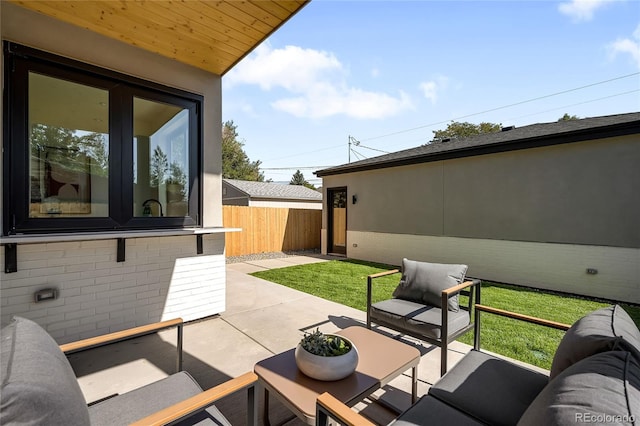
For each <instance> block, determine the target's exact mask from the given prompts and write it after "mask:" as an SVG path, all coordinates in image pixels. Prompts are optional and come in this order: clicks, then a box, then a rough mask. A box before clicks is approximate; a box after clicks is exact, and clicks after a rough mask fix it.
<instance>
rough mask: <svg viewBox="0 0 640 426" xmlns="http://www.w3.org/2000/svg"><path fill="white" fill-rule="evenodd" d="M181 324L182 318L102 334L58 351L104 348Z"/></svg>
mask: <svg viewBox="0 0 640 426" xmlns="http://www.w3.org/2000/svg"><path fill="white" fill-rule="evenodd" d="M182 324H183V321H182V318H175V319H172V320H167V321H162V322H156V323H153V324H149V325H142V326H140V327H135V328H129V329H127V330H122V331H116V332H114V333H109V334H104V335H102V336H96V337H91V338H89V339H84V340H78V341H76V342H71V343H66V344H64V345H60V349H61V350H62V352H64V353H73V352H79V351H83V350H86V349H91V348H95V347H98V346H104V345H108V344H110V343H116V342H120V341H122V340H127V339H131V338H134V337H139V336H144V335H145V334H151V333H154V332H156V331H160V330H163V329H165V328H171V327H175V326H181V325H182Z"/></svg>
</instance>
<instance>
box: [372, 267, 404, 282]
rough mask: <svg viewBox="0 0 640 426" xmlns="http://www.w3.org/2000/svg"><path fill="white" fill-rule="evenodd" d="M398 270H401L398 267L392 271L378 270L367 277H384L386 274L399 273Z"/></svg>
mask: <svg viewBox="0 0 640 426" xmlns="http://www.w3.org/2000/svg"><path fill="white" fill-rule="evenodd" d="M398 272H400V270H398V269H392V270H390V271H382V272H378V273H376V274H371V275H369V276H368V277H367V278H369V279H371V280H372V279H374V278H380V277H384V276H385V275H393V274H397V273H398Z"/></svg>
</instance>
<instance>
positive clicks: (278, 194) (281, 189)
mask: <svg viewBox="0 0 640 426" xmlns="http://www.w3.org/2000/svg"><path fill="white" fill-rule="evenodd" d="M223 182H225V183H226V184H228V185H231V186H233V187H234V188H236V189H237V190H239V191H241V192H244V193H245V194H247V196H249V197H250V198H261V199H266V198H269V199H274V200H302V201H322V194H321V193H320V192H318V191H314V190H313V189H311V188H307V187H305V186H302V185H287V184H283V183H273V182H253V181H247V180H236V179H223Z"/></svg>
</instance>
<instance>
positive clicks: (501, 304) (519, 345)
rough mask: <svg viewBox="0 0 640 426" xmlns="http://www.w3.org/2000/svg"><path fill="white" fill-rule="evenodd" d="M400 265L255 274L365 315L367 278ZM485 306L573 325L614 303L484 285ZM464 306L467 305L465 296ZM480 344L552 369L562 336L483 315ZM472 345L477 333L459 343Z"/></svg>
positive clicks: (350, 264)
mask: <svg viewBox="0 0 640 426" xmlns="http://www.w3.org/2000/svg"><path fill="white" fill-rule="evenodd" d="M396 268H397V267H394V266H391V265H385V264H380V263H372V262H364V261H359V260H352V259H345V260H331V261H328V262H320V263H312V264H307V265H297V266H291V267H287V268H279V269H270V270H266V271H260V272H255V273H253V274H251V275H253V276H255V277H258V278H262V279H265V280H267V281H271V282H275V283H278V284H282V285H284V286H287V287H290V288H294V289H296V290H300V291H303V292H305V293H309V294H312V295H314V296H318V297H321V298H323V299H327V300H331V301H333V302H337V303H340V304H343V305H346V306H350V307H352V308H355V309H359V310H361V311H366V309H367V276H368V275H370V274H374V273H377V272H382V271H387V270H389V269H396ZM399 279H400V274H395V275H391V276H386V277H381V278H378V279H376V280H374V285H373V296H372V298H373V301H374V303H375V302H377V301H381V300H385V299H388V298H390V297H391V294H392V293H393V290H394V289H395V287H396V286H397V285H398V281H399ZM481 297H482V303H483V304H485V305H488V306H493V307H496V308H500V309H505V310H508V311H513V312H518V313H521V314H525V315H531V316H535V317H539V318H545V319H549V320H553V321H557V322H562V323H566V324H573V323H574V322H575V321H577V320H578V319H579V318H581V317H582V316H584V315H586V314H587V313H589V312H591V311H594V310H596V309H599V308H602V307H605V306H609V305H610V304H611V303H610V302H605V301H597V300H592V299H587V298H583V297H573V296H567V295H563V294H556V293H552V292H549V291H542V290H536V289H530V288H523V287H517V286H511V285H505V284H497V283H492V282H486V281H483V283H482V296H481ZM460 303H461V305H462V304H464V303H466V301H465V300H464V298H463V299H462V300H461V301H460ZM621 305H622V306H623V307H624V308H625V310H626V311H627V312H628V313H629V315H631V317H632V318H633V319H634V321H635V322H636V324H640V307H638V306H632V305H627V304H621ZM481 321H482V327H481V333H480V342H481V347H482V349H485V350H488V351H491V352H495V353H498V354H501V355H505V356H508V357H510V358H514V359H517V360H520V361H523V362H526V363H529V364H532V365H536V366H538V367H541V368H545V369H549V368H550V367H551V361H552V360H553V354H554V353H555V351H556V349H557V347H558V344H559V343H560V340H561V339H562V336H563V334H564V333H563V332H562V331H559V330H553V329H548V328H546V327H542V326H537V325H532V324H526V323H523V322H521V321H516V320H513V319H509V318H502V317H498V316H495V315H491V314H486V313H483V314H482V319H481ZM459 340H460V341H461V342H464V343H467V344H470V345H472V344H473V333H467V334H465V335H464V336H462V337H461V338H460V339H459Z"/></svg>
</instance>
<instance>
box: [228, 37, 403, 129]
mask: <svg viewBox="0 0 640 426" xmlns="http://www.w3.org/2000/svg"><path fill="white" fill-rule="evenodd" d="M346 77H347V72H346V70H345V69H344V67H343V65H342V64H341V63H340V61H339V60H338V59H337V58H336V57H335V55H334V54H333V53H330V52H324V51H318V50H313V49H303V48H301V47H297V46H286V47H284V48H282V49H273V48H271V46H270V45H269V44H268V43H263V44H262V45H260V46H259V47H258V48H257V49H256V50H255V51H254V52H253V53H252V54H251V55H249V56H248V57H247V58H245V59H243V60H242V61H241V62H240V63H239V64H238V65H236V66H235V67H234V68H233V69H232V70H231V71H229V73H228V74H226V75H225V77H224V79H225V84H226V85H227V86H228V87H232V86H234V85H238V84H255V85H258V86H259V87H260V88H262V89H263V90H271V89H274V88H281V89H285V90H286V91H288V92H290V93H291V95H292V96H291V97H285V98H282V99H279V100H276V101H274V102H272V104H271V105H272V106H273V107H274V108H276V109H278V110H281V111H285V112H287V113H290V114H292V115H295V116H297V117H308V118H322V117H329V116H332V115H337V114H344V115H347V116H349V117H354V118H361V119H374V118H384V117H389V116H392V115H395V114H397V113H399V112H400V111H403V110H405V109H410V108H412V107H413V106H412V103H411V100H410V98H409V96H408V95H406V94H405V93H402V92H400V93H399V94H398V95H397V96H392V95H389V94H386V93H382V92H371V91H365V90H362V89H359V88H355V87H350V86H349V85H348V84H347V82H346Z"/></svg>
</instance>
